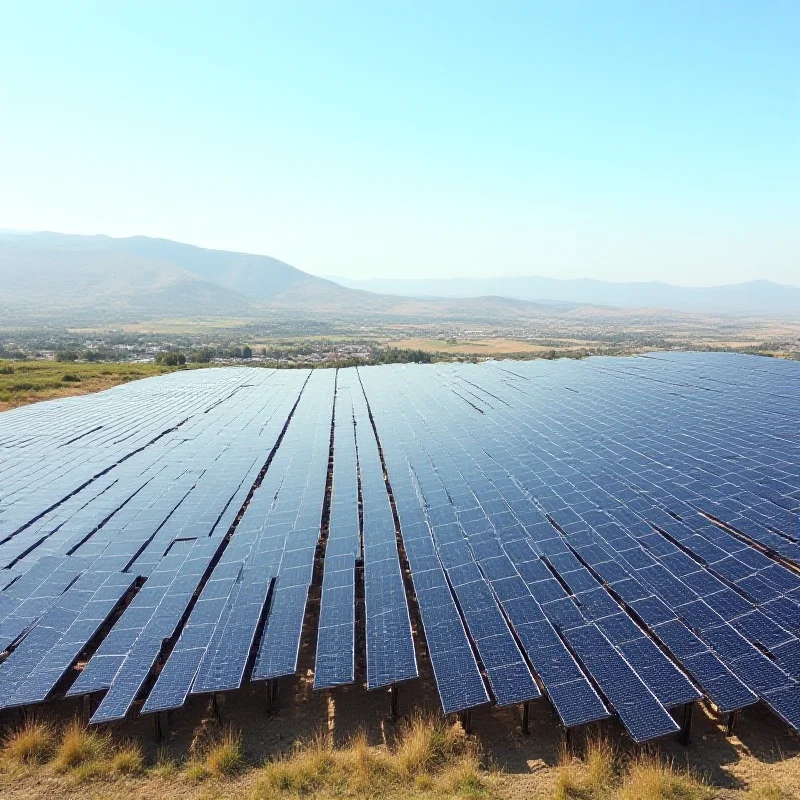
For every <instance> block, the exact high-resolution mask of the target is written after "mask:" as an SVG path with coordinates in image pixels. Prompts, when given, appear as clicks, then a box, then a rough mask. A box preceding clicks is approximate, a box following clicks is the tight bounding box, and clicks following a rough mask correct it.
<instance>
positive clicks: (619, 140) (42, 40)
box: [0, 0, 800, 285]
mask: <svg viewBox="0 0 800 800" xmlns="http://www.w3.org/2000/svg"><path fill="white" fill-rule="evenodd" d="M0 18H1V19H2V20H3V22H2V25H0V229H12V230H56V231H61V232H67V233H85V234H94V233H105V234H108V235H111V236H129V235H136V234H143V235H148V236H158V237H165V238H170V239H177V240H180V241H185V242H190V243H193V244H198V245H201V246H204V247H214V248H222V249H230V250H242V251H247V252H254V253H264V254H268V255H272V256H274V257H276V258H280V259H282V260H284V261H287V262H289V263H291V264H293V265H294V266H296V267H299V268H300V269H304V270H307V271H309V272H312V273H315V274H320V275H339V276H343V277H348V278H351V279H360V278H376V277H380V278H386V277H404V278H421V277H461V276H468V277H481V276H512V275H546V276H550V277H562V278H575V277H593V278H599V279H607V280H619V281H626V280H667V281H669V282H672V283H680V284H685V285H713V284H719V283H730V282H738V281H744V280H751V279H754V278H768V279H772V280H775V281H780V282H783V283H791V284H797V285H800V224H799V223H800V46H798V41H800V0H752V1H749V0H703V1H702V2H697V0H647V2H642V0H584V1H583V2H581V1H579V0H551V1H549V2H545V1H544V0H542V1H541V2H538V1H537V0H528V1H527V2H524V1H523V0H514V1H513V2H511V1H507V0H486V1H485V2H484V1H483V0H421V1H420V2H416V0H405V2H394V0H371V2H350V1H349V0H328V2H311V1H310V0H285V2H258V3H252V4H244V3H237V2H226V3H224V4H223V3H221V2H214V3H203V2H199V1H198V0H193V2H177V0H172V1H169V0H161V1H160V2H153V3H151V2H144V1H143V0H137V2H136V3H114V2H111V3H109V2H107V0H104V1H103V2H97V3H86V2H80V1H79V0H73V1H72V2H70V3H63V2H60V1H59V2H45V1H44V0H38V1H37V2H33V3H21V2H17V0H0Z"/></svg>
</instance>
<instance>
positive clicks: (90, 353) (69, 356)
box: [56, 350, 119, 361]
mask: <svg viewBox="0 0 800 800" xmlns="http://www.w3.org/2000/svg"><path fill="white" fill-rule="evenodd" d="M56 361H119V353H117V352H115V351H114V350H82V351H81V350H57V351H56Z"/></svg>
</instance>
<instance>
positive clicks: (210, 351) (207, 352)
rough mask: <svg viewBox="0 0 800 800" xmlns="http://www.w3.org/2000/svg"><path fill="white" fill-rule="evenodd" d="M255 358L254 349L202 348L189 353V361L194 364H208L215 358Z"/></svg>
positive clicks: (245, 347)
mask: <svg viewBox="0 0 800 800" xmlns="http://www.w3.org/2000/svg"><path fill="white" fill-rule="evenodd" d="M252 357H253V348H252V347H248V346H247V345H245V346H244V347H200V348H198V349H197V350H191V351H190V352H189V356H188V360H189V361H191V362H192V363H193V364H207V363H208V362H209V361H211V360H212V359H215V358H245V359H249V358H252Z"/></svg>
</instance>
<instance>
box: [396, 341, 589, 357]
mask: <svg viewBox="0 0 800 800" xmlns="http://www.w3.org/2000/svg"><path fill="white" fill-rule="evenodd" d="M598 344H599V343H598V342H593V341H591V340H590V341H586V342H581V341H579V340H575V339H567V340H559V341H558V343H555V342H554V343H553V344H546V345H542V344H535V343H534V342H529V341H525V340H520V339H506V338H502V337H488V338H486V339H473V340H468V341H464V340H458V339H426V338H423V337H420V338H408V339H399V340H398V341H394V342H392V346H393V347H401V348H405V349H409V350H426V351H428V352H431V353H447V354H448V355H454V354H458V355H475V356H490V357H491V356H507V355H512V354H515V355H517V354H524V353H549V352H550V351H551V350H555V351H556V352H559V351H561V350H573V349H578V348H583V347H596V346H598Z"/></svg>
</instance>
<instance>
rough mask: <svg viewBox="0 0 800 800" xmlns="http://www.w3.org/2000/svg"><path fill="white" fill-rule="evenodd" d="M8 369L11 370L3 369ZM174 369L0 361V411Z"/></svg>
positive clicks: (104, 364) (98, 389) (158, 366)
mask: <svg viewBox="0 0 800 800" xmlns="http://www.w3.org/2000/svg"><path fill="white" fill-rule="evenodd" d="M9 369H10V370H13V371H11V372H6V371H5V370H9ZM175 369H177V368H176V367H165V366H161V365H159V364H128V363H118V364H107V363H86V364H81V363H70V362H60V361H15V362H13V363H11V362H0V411H6V410H8V409H10V408H16V407H17V406H23V405H27V404H28V403H36V402H38V401H39V400H53V399H54V398H56V397H73V396H75V395H81V394H91V393H92V392H100V391H102V390H103V389H110V388H111V387H112V386H118V385H119V384H120V383H128V382H129V381H133V380H137V379H139V378H149V377H152V376H153V375H163V374H164V373H165V372H173V371H174V370H175Z"/></svg>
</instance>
